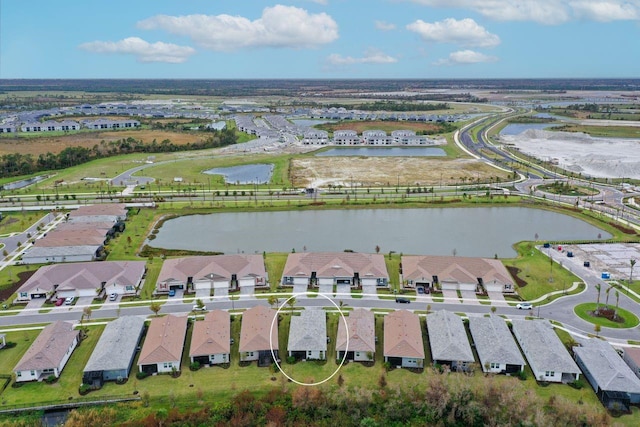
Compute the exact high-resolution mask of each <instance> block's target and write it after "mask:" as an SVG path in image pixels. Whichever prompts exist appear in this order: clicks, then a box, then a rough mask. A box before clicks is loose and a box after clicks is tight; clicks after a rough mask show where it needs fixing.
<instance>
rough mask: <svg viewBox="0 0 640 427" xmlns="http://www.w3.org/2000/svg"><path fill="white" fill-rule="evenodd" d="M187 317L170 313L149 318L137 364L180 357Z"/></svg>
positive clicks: (185, 332) (169, 360)
mask: <svg viewBox="0 0 640 427" xmlns="http://www.w3.org/2000/svg"><path fill="white" fill-rule="evenodd" d="M186 334H187V317H186V316H184V317H177V316H173V315H171V314H169V315H167V316H164V317H154V318H153V319H151V324H150V325H149V330H148V332H147V337H146V338H145V340H144V345H143V346H142V350H141V351H140V358H139V359H138V365H151V364H156V363H163V362H171V361H174V360H181V359H182V349H183V347H184V338H185V336H186Z"/></svg>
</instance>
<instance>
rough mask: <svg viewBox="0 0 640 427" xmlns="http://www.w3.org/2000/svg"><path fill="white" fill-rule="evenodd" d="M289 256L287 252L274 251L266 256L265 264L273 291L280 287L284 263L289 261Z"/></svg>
mask: <svg viewBox="0 0 640 427" xmlns="http://www.w3.org/2000/svg"><path fill="white" fill-rule="evenodd" d="M287 256H289V254H288V253H286V252H274V253H269V254H267V256H266V258H265V261H264V265H265V267H266V269H267V272H268V273H269V284H270V285H271V286H270V287H271V290H273V291H275V290H277V289H278V285H279V284H280V279H282V272H283V271H284V265H285V263H286V262H287Z"/></svg>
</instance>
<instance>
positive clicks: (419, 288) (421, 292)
mask: <svg viewBox="0 0 640 427" xmlns="http://www.w3.org/2000/svg"><path fill="white" fill-rule="evenodd" d="M416 290H417V291H418V293H419V294H424V288H423V287H422V286H418V288H417V289H416Z"/></svg>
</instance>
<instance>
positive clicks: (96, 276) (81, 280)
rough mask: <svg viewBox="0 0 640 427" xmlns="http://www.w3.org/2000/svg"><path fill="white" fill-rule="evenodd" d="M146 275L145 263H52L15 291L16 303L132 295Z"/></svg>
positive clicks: (41, 268) (39, 270)
mask: <svg viewBox="0 0 640 427" xmlns="http://www.w3.org/2000/svg"><path fill="white" fill-rule="evenodd" d="M145 272H146V263H145V262H144V261H103V262H78V263H72V264H53V265H45V266H44V267H40V268H39V269H38V271H36V272H35V273H34V274H33V275H32V276H31V277H30V278H29V279H27V281H26V282H25V283H24V284H23V285H22V286H20V288H18V290H17V291H16V293H17V295H18V298H17V299H16V301H29V300H32V299H34V298H49V297H52V296H54V295H56V296H57V297H58V298H68V297H96V296H98V295H100V294H101V293H102V292H105V293H106V294H112V293H116V294H120V295H130V294H131V295H133V294H135V293H136V290H137V289H138V287H139V286H140V283H141V282H142V278H143V277H144V274H145Z"/></svg>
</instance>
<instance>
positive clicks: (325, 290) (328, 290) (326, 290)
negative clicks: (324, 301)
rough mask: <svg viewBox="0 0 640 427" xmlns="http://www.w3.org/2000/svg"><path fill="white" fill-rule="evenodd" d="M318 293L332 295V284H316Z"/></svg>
mask: <svg viewBox="0 0 640 427" xmlns="http://www.w3.org/2000/svg"><path fill="white" fill-rule="evenodd" d="M318 293H320V294H323V295H326V296H328V297H333V285H318Z"/></svg>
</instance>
